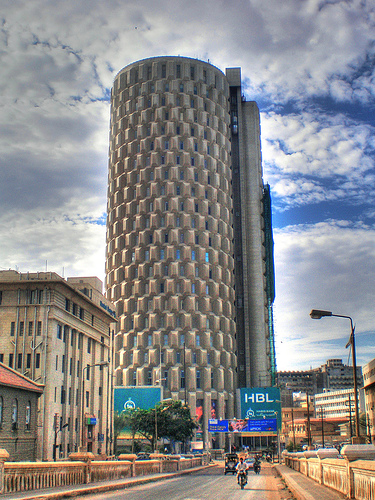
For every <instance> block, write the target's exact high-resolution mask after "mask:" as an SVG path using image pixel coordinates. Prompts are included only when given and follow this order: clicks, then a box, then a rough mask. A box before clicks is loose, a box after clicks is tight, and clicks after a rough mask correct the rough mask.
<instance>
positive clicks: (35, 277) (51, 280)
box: [0, 271, 115, 460]
mask: <svg viewBox="0 0 375 500" xmlns="http://www.w3.org/2000/svg"><path fill="white" fill-rule="evenodd" d="M101 287H102V284H101V281H100V280H99V279H98V278H95V277H90V278H68V280H65V279H63V278H61V277H60V276H59V275H58V274H56V273H51V272H44V273H18V272H16V271H0V361H1V362H3V363H4V364H6V365H7V366H8V367H10V368H12V369H14V370H16V371H17V372H20V373H21V374H22V375H27V376H28V377H29V378H30V379H31V380H33V381H34V382H38V383H40V384H43V385H44V393H43V395H42V396H41V397H40V399H39V403H38V411H37V415H38V421H37V423H38V452H37V459H39V460H52V459H53V457H54V455H55V453H56V456H57V458H59V457H60V458H65V457H67V455H68V454H69V453H71V452H73V451H76V450H77V449H78V447H79V446H81V447H82V448H85V449H88V450H89V451H93V452H94V453H102V452H109V451H110V446H111V425H110V421H111V415H110V408H111V406H112V404H111V403H112V402H111V398H112V390H111V386H112V382H111V380H112V377H111V366H110V365H108V361H109V360H111V359H112V356H110V352H111V347H112V344H111V332H110V325H111V323H112V322H114V321H115V318H114V311H113V306H112V304H111V303H110V302H108V301H107V299H106V298H105V297H104V296H103V295H102V293H101ZM110 362H111V361H110ZM98 365H100V366H98ZM82 428H83V432H82ZM15 432H16V433H17V432H18V433H19V432H20V430H19V429H15ZM55 433H56V439H55ZM55 441H56V444H57V450H56V449H55V447H54V443H55Z"/></svg>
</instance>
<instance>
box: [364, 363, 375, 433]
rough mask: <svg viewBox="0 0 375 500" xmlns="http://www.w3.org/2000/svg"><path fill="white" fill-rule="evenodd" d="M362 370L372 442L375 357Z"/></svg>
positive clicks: (374, 403)
mask: <svg viewBox="0 0 375 500" xmlns="http://www.w3.org/2000/svg"><path fill="white" fill-rule="evenodd" d="M362 372H363V385H364V391H365V403H366V415H367V418H368V427H369V429H368V431H369V432H368V433H369V434H370V435H371V442H372V443H375V359H373V360H371V361H370V362H369V363H367V364H366V365H365V366H364V367H363V369H362Z"/></svg>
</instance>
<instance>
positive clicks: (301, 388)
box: [277, 359, 363, 398]
mask: <svg viewBox="0 0 375 500" xmlns="http://www.w3.org/2000/svg"><path fill="white" fill-rule="evenodd" d="M277 376H278V385H279V387H280V389H281V397H282V398H283V397H287V396H286V395H287V394H288V392H289V393H293V392H303V393H306V392H308V393H309V394H310V395H313V394H319V393H322V392H323V391H324V390H325V389H327V390H331V391H335V390H339V389H351V388H353V386H354V381H353V367H352V366H347V365H344V364H343V362H342V359H329V360H328V361H327V362H326V363H325V364H324V365H321V366H320V367H318V368H314V369H310V370H304V371H280V372H278V374H277ZM357 382H358V387H361V386H362V385H363V380H362V368H361V367H357Z"/></svg>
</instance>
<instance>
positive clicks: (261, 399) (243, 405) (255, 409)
mask: <svg viewBox="0 0 375 500" xmlns="http://www.w3.org/2000/svg"><path fill="white" fill-rule="evenodd" d="M237 398H238V399H237V401H238V402H239V414H240V416H241V418H242V419H246V420H249V421H252V420H253V421H261V420H265V421H272V420H276V421H277V428H278V429H279V430H280V429H281V400H280V389H279V388H278V387H250V388H242V389H237Z"/></svg>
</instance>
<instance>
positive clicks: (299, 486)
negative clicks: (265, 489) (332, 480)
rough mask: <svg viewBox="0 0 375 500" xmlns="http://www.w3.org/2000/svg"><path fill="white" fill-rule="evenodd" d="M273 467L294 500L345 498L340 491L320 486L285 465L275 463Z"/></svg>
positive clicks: (334, 499)
mask: <svg viewBox="0 0 375 500" xmlns="http://www.w3.org/2000/svg"><path fill="white" fill-rule="evenodd" d="M274 467H275V469H276V470H277V472H278V474H280V476H281V477H282V478H283V479H284V481H285V484H286V485H287V487H288V489H289V490H290V492H291V493H292V494H293V495H294V497H295V498H296V500H343V499H344V498H347V497H346V496H345V495H343V494H342V493H339V492H338V491H335V490H332V489H331V488H327V487H326V486H322V485H321V484H319V483H317V482H316V481H314V480H313V479H310V478H308V477H306V476H305V475H304V474H301V473H300V472H296V471H295V470H293V469H290V468H289V467H287V466H286V465H275V466H274Z"/></svg>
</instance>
